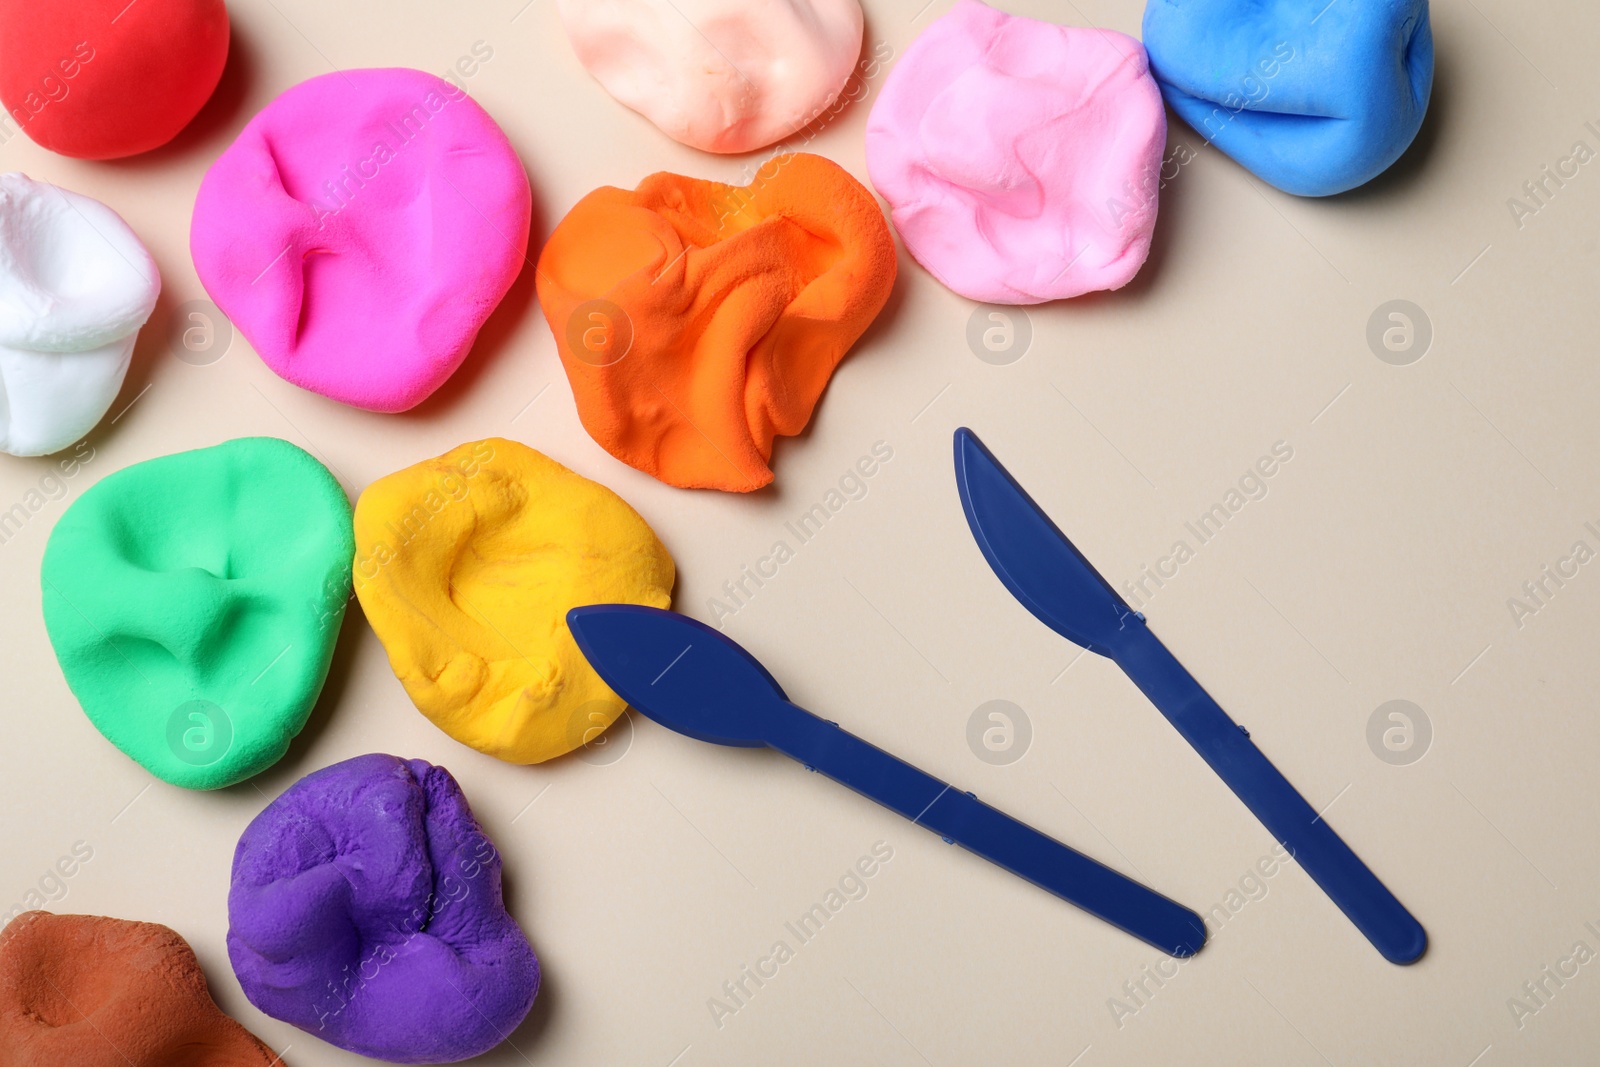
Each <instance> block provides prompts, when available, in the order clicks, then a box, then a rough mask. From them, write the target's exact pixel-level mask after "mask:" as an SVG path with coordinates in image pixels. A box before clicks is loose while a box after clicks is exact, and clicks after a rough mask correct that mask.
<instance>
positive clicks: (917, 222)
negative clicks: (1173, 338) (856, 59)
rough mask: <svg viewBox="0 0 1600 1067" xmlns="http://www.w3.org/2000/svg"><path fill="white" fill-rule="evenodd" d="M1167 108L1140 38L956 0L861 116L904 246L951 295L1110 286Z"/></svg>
mask: <svg viewBox="0 0 1600 1067" xmlns="http://www.w3.org/2000/svg"><path fill="white" fill-rule="evenodd" d="M1166 130H1167V120H1166V112H1165V111H1164V110H1163V108H1162V103H1161V92H1160V90H1159V89H1158V88H1157V86H1156V83H1155V80H1154V79H1153V78H1152V77H1151V76H1150V71H1149V64H1148V61H1147V59H1146V57H1145V51H1144V47H1143V46H1142V45H1140V44H1139V42H1138V41H1136V40H1134V39H1133V38H1131V37H1128V36H1126V35H1125V34H1121V33H1116V32H1115V31H1112V30H1098V29H1076V28H1073V27H1069V26H1058V25H1056V24H1054V23H1049V22H1039V21H1036V20H1034V19H1029V18H1022V17H1020V16H1012V15H1007V14H1004V13H1003V12H1000V11H996V10H994V9H993V8H990V7H987V6H986V5H984V4H981V3H978V2H977V0H959V2H958V3H957V4H956V5H955V6H954V7H953V8H951V9H950V11H949V13H948V14H946V15H944V16H943V17H942V18H940V19H939V20H937V21H936V22H934V23H933V24H932V25H930V26H929V27H928V29H927V30H926V31H924V32H923V34H922V35H921V36H920V37H918V38H917V39H916V40H915V41H913V42H912V44H911V46H910V47H909V48H908V49H906V52H905V55H904V56H902V57H901V59H900V60H899V62H898V63H896V64H895V67H894V69H893V71H892V73H891V74H890V75H889V78H888V81H887V82H886V83H885V84H884V87H883V92H882V94H881V95H880V96H879V98H878V102H877V104H876V105H874V107H873V109H872V115H871V117H870V118H869V119H868V121H867V169H868V171H869V172H870V174H871V176H872V184H873V185H874V186H875V187H876V188H877V190H878V192H879V193H881V194H882V195H883V197H884V199H886V200H887V201H888V202H889V206H890V209H891V217H892V218H893V220H894V224H895V227H896V229H898V230H899V232H900V236H901V238H902V240H904V241H905V245H906V249H907V250H908V251H909V252H910V253H911V254H912V256H914V257H915V258H916V260H917V262H919V263H921V264H922V265H923V266H924V267H926V268H927V269H928V270H929V271H931V272H932V273H933V274H934V275H935V276H936V277H937V278H938V279H939V280H940V281H942V282H943V283H944V284H945V285H947V286H949V287H950V288H951V289H953V290H955V291H956V292H957V293H960V294H961V295H962V296H965V297H968V298H970V299H973V300H979V301H985V302H989V303H997V304H1037V303H1041V302H1043V301H1046V300H1059V299H1061V298H1064V297H1072V296H1078V295H1080V294H1082V293H1087V292H1092V291H1094V290H1097V289H1117V288H1120V287H1122V286H1123V285H1126V284H1127V283H1128V282H1129V281H1130V280H1131V279H1132V278H1133V276H1134V275H1135V274H1136V273H1138V270H1139V267H1140V266H1141V265H1143V263H1144V261H1145V257H1146V256H1147V255H1149V252H1150V235H1151V232H1152V231H1153V230H1154V228H1155V221H1156V202H1157V194H1158V192H1159V185H1160V167H1161V153H1162V149H1163V147H1164V146H1165V143H1166Z"/></svg>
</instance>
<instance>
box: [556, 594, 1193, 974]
mask: <svg viewBox="0 0 1600 1067" xmlns="http://www.w3.org/2000/svg"><path fill="white" fill-rule="evenodd" d="M567 625H568V626H570V627H571V628H572V635H573V637H575V638H577V641H578V647H579V648H581V649H582V650H583V654H584V655H585V656H587V657H588V658H589V662H590V664H592V665H593V666H594V669H595V670H596V671H598V672H599V674H600V677H601V678H603V679H605V681H606V684H607V685H609V686H610V687H611V688H612V689H614V690H616V692H617V695H618V696H620V697H622V699H623V700H626V701H627V702H628V703H629V704H630V705H632V706H633V707H634V708H636V709H637V710H639V711H640V712H642V713H644V714H645V715H648V716H649V717H650V718H652V719H654V720H655V721H656V722H658V723H660V724H661V725H662V726H665V727H666V728H667V729H669V730H675V731H677V732H678V733H680V734H683V735H685V736H687V737H692V738H694V739H695V740H697V741H708V742H710V743H711V744H714V745H732V746H736V747H742V748H761V747H771V748H775V749H777V750H778V751H779V752H782V753H783V754H784V755H786V756H789V757H790V758H792V759H796V760H799V761H800V762H801V763H803V764H804V765H805V766H806V767H808V768H810V769H811V770H814V771H820V772H821V773H823V774H825V775H827V776H828V777H829V778H832V779H833V780H834V781H836V782H839V783H841V784H843V785H847V786H849V787H850V788H851V789H854V790H855V791H856V792H858V793H860V794H862V795H863V796H865V797H868V798H870V799H872V800H875V801H877V802H878V803H879V804H882V805H883V806H884V807H886V808H889V809H891V810H893V811H897V812H899V813H900V814H901V815H904V816H905V817H906V818H908V819H910V820H911V821H912V822H914V823H916V824H917V825H918V826H921V827H924V828H925V829H928V830H932V831H933V832H934V833H936V834H938V835H939V836H941V837H943V838H944V839H945V840H946V841H950V842H953V843H955V844H958V845H960V846H962V847H963V848H965V849H967V850H969V851H971V852H975V853H977V854H978V855H980V856H982V857H983V858H984V859H986V860H989V861H990V862H991V863H995V864H998V865H999V866H1001V867H1003V868H1005V869H1006V870H1008V871H1010V872H1011V873H1012V874H1015V875H1017V876H1019V877H1021V878H1025V879H1027V880H1028V881H1030V882H1032V883H1033V884H1034V885H1036V886H1039V887H1040V888H1041V889H1046V890H1049V891H1050V892H1051V893H1054V894H1055V895H1056V896H1058V897H1061V898H1062V899H1063V900H1066V901H1069V902H1071V903H1073V904H1076V905H1077V906H1078V907H1080V908H1082V909H1083V910H1084V911H1087V912H1088V913H1089V914H1091V915H1094V916H1097V917H1099V918H1101V919H1104V920H1105V921H1106V922H1108V923H1110V924H1111V925H1113V926H1115V927H1117V928H1118V929H1121V930H1124V931H1126V932H1127V933H1130V934H1132V935H1133V936H1134V937H1137V938H1140V939H1141V940H1143V941H1147V942H1149V943H1150V944H1152V945H1154V946H1155V947H1157V948H1159V949H1161V950H1162V951H1163V952H1167V953H1170V954H1171V955H1173V956H1192V955H1193V954H1194V953H1196V952H1198V951H1199V950H1200V946H1202V945H1203V944H1205V940H1206V928H1205V923H1204V922H1203V921H1202V920H1201V918H1200V916H1198V915H1196V914H1195V913H1194V912H1192V911H1190V910H1189V909H1188V908H1185V907H1183V906H1182V905H1181V904H1176V903H1174V902H1172V901H1170V900H1168V899H1167V898H1166V897H1164V896H1162V895H1161V894H1159V893H1157V892H1155V891H1154V890H1151V889H1148V888H1146V887H1145V886H1142V885H1140V884H1139V883H1138V882H1135V881H1133V880H1131V879H1129V878H1124V877H1123V876H1122V875H1120V874H1118V873H1117V872H1116V871H1113V870H1111V869H1110V868H1108V867H1105V866H1102V865H1101V864H1099V863H1096V862H1095V861H1094V860H1092V859H1090V858H1089V857H1087V856H1085V855H1083V854H1081V853H1079V852H1075V851H1073V850H1072V849H1070V848H1068V847H1067V846H1066V845H1063V844H1062V843H1061V842H1059V841H1056V840H1053V839H1052V838H1049V837H1046V836H1045V835H1044V834H1041V833H1040V832H1039V831H1037V830H1034V829H1032V828H1031V827H1028V826H1024V825H1023V824H1022V823H1020V822H1018V821H1017V820H1015V819H1013V818H1011V817H1010V816H1009V815H1005V814H1003V813H1002V812H999V811H996V810H995V809H994V808H991V807H990V806H989V805H987V804H984V803H983V802H981V801H979V800H978V799H976V798H975V797H973V796H972V794H970V793H963V792H961V791H960V790H957V789H953V788H951V787H950V786H948V785H946V784H945V783H944V782H941V781H939V779H937V778H934V777H933V776H932V775H928V774H924V773H923V772H921V771H919V770H917V769H916V768H915V767H913V766H911V765H910V764H908V763H904V762H902V761H901V760H898V759H896V758H895V757H894V756H891V755H889V753H887V752H885V751H883V750H882V749H880V748H876V747H874V746H873V745H869V744H868V743H867V742H865V741H863V740H861V739H860V738H858V737H855V736H853V735H851V734H848V733H845V731H843V730H841V729H840V728H839V725H838V724H837V723H833V722H828V721H827V720H825V719H820V718H818V717H817V716H815V715H813V714H811V713H810V712H809V711H806V710H804V709H803V708H799V707H796V706H795V705H793V704H791V703H789V699H788V697H786V696H785V695H784V692H783V689H782V688H781V687H780V686H779V685H778V683H777V682H776V681H774V680H773V677H772V675H770V674H768V673H767V670H766V668H765V667H763V666H762V665H761V664H760V663H759V662H757V660H756V658H755V657H754V656H752V655H750V653H748V652H746V651H745V650H744V649H743V648H741V647H740V646H739V645H737V644H735V643H734V642H733V641H730V640H729V639H728V638H726V637H724V636H723V635H722V634H720V633H718V632H717V631H716V630H713V629H711V627H709V626H706V625H704V624H703V623H699V622H696V621H695V620H693V619H691V618H688V617H687V616H684V615H679V614H676V613H674V612H670V611H662V610H660V609H658V608H646V607H638V606H636V605H630V604H600V605H596V606H593V607H584V608H574V609H573V610H572V611H570V612H568V613H567Z"/></svg>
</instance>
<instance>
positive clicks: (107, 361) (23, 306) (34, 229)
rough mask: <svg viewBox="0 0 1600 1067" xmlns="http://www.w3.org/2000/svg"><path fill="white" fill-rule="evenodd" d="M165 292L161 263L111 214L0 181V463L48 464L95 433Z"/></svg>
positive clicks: (16, 177) (18, 181) (27, 182)
mask: <svg viewBox="0 0 1600 1067" xmlns="http://www.w3.org/2000/svg"><path fill="white" fill-rule="evenodd" d="M160 292H161V275H160V273H159V272H158V271H157V270H156V264H155V261H154V260H153V259H151V258H150V253H149V252H147V251H146V250H145V247H144V245H143V244H141V243H140V242H139V238H138V237H137V236H136V235H135V234H134V232H133V231H132V230H131V229H129V228H128V224H127V223H125V222H123V221H122V218H121V217H120V216H119V215H118V214H117V213H116V212H115V211H112V210H111V209H110V208H108V207H106V206H105V205H104V204H102V203H100V202H99V201H98V200H92V199H90V198H89V197H86V196H80V195H78V194H77V193H73V192H69V191H68V190H66V189H60V188H57V187H56V186H54V185H49V184H47V183H45V182H36V181H34V180H33V179H31V178H29V177H28V176H27V175H25V174H16V173H13V174H4V175H0V451H5V452H9V453H11V454H12V455H15V456H42V455H48V454H50V453H52V452H58V451H60V450H61V449H63V448H66V447H67V446H68V445H71V444H72V443H73V442H75V441H77V440H79V439H81V438H82V437H83V435H84V434H86V433H88V432H89V430H91V429H93V428H94V425H95V424H96V423H97V422H99V421H100V419H101V418H102V417H103V416H104V415H105V413H106V411H107V409H108V408H110V406H111V402H112V401H113V400H115V399H116V396H117V392H118V390H120V389H121V388H122V379H123V378H124V376H126V374H127V372H128V361H129V359H130V358H131V356H132V355H133V346H134V341H135V340H136V339H137V337H138V333H139V328H140V327H141V326H143V325H144V324H145V322H146V321H147V320H148V319H149V318H150V313H151V312H152V311H154V310H155V306H156V297H157V296H158V295H159V294H160Z"/></svg>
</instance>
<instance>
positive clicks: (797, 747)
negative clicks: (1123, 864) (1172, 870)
mask: <svg viewBox="0 0 1600 1067" xmlns="http://www.w3.org/2000/svg"><path fill="white" fill-rule="evenodd" d="M786 708H787V709H792V712H788V711H786V712H785V713H784V714H782V715H781V716H774V718H775V719H781V720H782V721H783V724H784V728H783V729H781V730H779V731H777V737H776V739H774V740H772V741H771V744H772V747H774V748H776V749H777V750H778V751H780V752H782V753H783V754H784V755H786V756H790V757H791V758H793V759H796V760H799V761H800V762H801V763H803V764H805V765H806V766H807V767H808V768H810V769H811V770H814V771H818V772H820V773H822V774H825V775H827V776H828V777H829V778H832V779H833V780H834V781H836V782H838V783H840V784H841V785H846V786H849V787H850V788H851V789H853V790H855V791H856V792H857V793H860V794H861V795H863V796H865V797H868V798H869V799H872V800H875V801H877V802H878V803H880V804H882V805H883V806H885V807H887V808H890V809H891V810H893V811H897V812H899V813H900V814H901V815H903V816H905V817H906V818H908V819H910V820H911V821H912V822H914V823H916V824H917V825H919V826H922V827H924V828H925V829H928V830H932V831H933V832H934V833H936V834H938V835H939V836H940V837H942V838H944V839H945V840H946V841H948V842H951V843H952V844H958V845H960V846H961V847H962V848H965V849H966V850H968V851H969V852H973V853H976V854H977V855H979V856H982V857H983V858H984V859H986V860H988V861H989V862H990V863H993V864H995V865H996V866H998V867H1001V868H1003V869H1005V870H1007V871H1010V872H1011V873H1012V874H1015V875H1016V876H1018V877H1019V878H1022V879H1025V880H1026V881H1029V882H1032V883H1033V884H1034V885H1036V886H1038V887H1039V888H1041V889H1044V890H1047V891H1048V892H1051V893H1054V894H1055V895H1056V896H1058V897H1060V898H1062V899H1063V900H1065V901H1067V902H1069V903H1071V904H1075V905H1077V906H1078V907H1080V908H1082V909H1083V910H1084V911H1086V912H1088V913H1089V914H1091V915H1093V916H1095V917H1096V918H1099V919H1103V920H1104V921H1106V922H1108V923H1110V924H1111V925H1113V926H1115V927H1117V928H1118V929H1119V930H1122V931H1124V932H1126V933H1129V934H1132V935H1133V936H1134V937H1137V938H1139V939H1140V940H1142V941H1145V942H1147V943H1149V944H1151V945H1154V946H1155V947H1156V948H1158V949H1160V950H1162V951H1163V952H1166V953H1168V954H1170V955H1173V956H1178V957H1182V956H1192V955H1194V954H1195V953H1196V952H1198V951H1199V950H1200V947H1201V946H1202V945H1204V944H1205V940H1206V929H1205V923H1204V922H1203V921H1202V920H1201V918H1200V916H1198V915H1196V914H1195V913H1194V912H1192V911H1190V910H1189V909H1188V908H1185V907H1184V906H1183V905H1181V904H1178V903H1175V902H1174V901H1171V900H1169V899H1167V898H1166V897H1164V896H1162V895H1161V894H1159V893H1157V892H1155V891H1154V890H1152V889H1150V888H1148V887H1146V886H1143V885H1140V884H1139V883H1138V882H1135V881H1133V880H1132V879H1130V878H1126V877H1124V876H1123V875H1120V874H1118V873H1117V872H1116V871H1113V870H1112V869H1111V868H1109V867H1106V866H1104V865H1103V864H1101V863H1098V862H1096V861H1095V860H1092V859H1090V858H1089V857H1088V856H1085V855H1083V854H1082V853H1081V852H1078V851H1076V850H1074V849H1072V848H1069V847H1067V846H1066V845H1063V844H1062V843H1061V842H1059V841H1057V840H1055V839H1054V838H1051V837H1047V836H1046V835H1044V834H1042V833H1040V832H1039V831H1038V830H1035V829H1033V828H1032V827H1031V826H1027V825H1025V824H1023V823H1021V822H1018V821H1017V820H1016V819H1013V818H1012V817H1011V816H1009V815H1006V814H1005V813H1004V812H1001V811H998V810H996V809H994V808H991V807H990V806H989V805H987V804H985V803H983V802H982V801H980V800H978V799H977V798H976V797H974V796H973V795H972V794H970V793H963V792H961V791H960V790H958V789H955V788H953V787H951V786H950V785H947V784H946V783H944V782H942V781H940V780H939V779H937V778H935V777H933V776H932V775H930V774H925V773H924V772H922V771H920V770H918V769H917V768H915V767H913V766H911V765H910V764H909V763H906V762H905V761H904V760H901V759H898V758H896V757H894V756H892V755H890V754H889V753H887V752H885V751H883V749H881V748H878V747H876V746H875V745H871V744H868V743H867V742H866V741H863V740H861V739H860V738H859V737H856V736H854V735H853V734H849V733H846V732H845V731H844V730H842V729H840V728H839V726H838V725H837V724H835V723H831V722H828V721H826V720H823V719H820V718H818V717H817V716H815V715H813V714H811V713H810V712H808V711H806V710H804V709H803V708H799V707H795V706H794V705H793V704H788V705H786Z"/></svg>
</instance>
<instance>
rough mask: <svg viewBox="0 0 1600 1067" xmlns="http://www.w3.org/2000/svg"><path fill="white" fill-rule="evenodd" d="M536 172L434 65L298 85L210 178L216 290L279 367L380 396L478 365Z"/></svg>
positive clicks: (348, 396)
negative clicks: (474, 356) (472, 359)
mask: <svg viewBox="0 0 1600 1067" xmlns="http://www.w3.org/2000/svg"><path fill="white" fill-rule="evenodd" d="M531 216H532V190H531V189H530V188H529V185H528V177H527V174H526V173H525V172H524V171H523V169H522V163H521V161H520V160H519V159H518V158H517V154H516V152H515V151H514V150H513V149H512V147H511V144H510V142H509V141H507V140H506V136H505V134H504V133H502V132H501V130H500V127H499V126H497V125H495V122H494V120H493V119H492V118H490V117H489V115H488V113H487V112H485V111H484V110H483V108H481V107H479V106H478V104H477V103H476V102H475V101H474V100H473V99H472V98H471V97H469V96H468V95H467V94H466V93H465V92H463V91H462V90H461V89H459V88H457V87H456V86H454V85H451V84H450V83H449V82H446V81H444V80H443V79H441V78H437V77H435V76H433V75H432V74H427V73H424V72H423V71H419V70H406V69H399V68H395V69H383V70H349V71H343V72H339V73H334V74H325V75H322V76H321V77H317V78H312V79H311V80H309V81H305V82H302V83H300V84H299V85H297V86H295V87H293V88H291V89H289V90H288V91H287V92H285V93H283V94H282V95H281V96H279V97H278V98H277V99H276V100H274V101H273V102H272V103H270V104H268V105H267V106H266V107H265V108H264V109H262V111H261V113H260V114H258V115H256V117H255V118H253V119H251V120H250V122H249V123H248V124H247V125H246V126H245V128H244V130H243V131H242V132H241V133H240V134H239V137H238V139H237V140H236V141H235V142H234V143H233V145H232V146H230V147H229V148H228V150H227V151H226V152H224V153H223V154H222V156H221V157H220V158H219V159H218V160H217V161H216V162H215V163H214V164H212V166H211V169H210V170H209V171H208V172H207V173H206V176H205V180H204V181H203V182H202V183H201V185H200V195H199V197H198V199H197V200H196V201H195V207H194V221H193V226H192V229H191V232H190V237H189V243H190V250H191V251H192V253H193V255H194V262H195V268H196V269H197V270H198V271H199V274H200V280H201V282H202V283H203V284H204V285H205V287H206V291H207V292H208V293H210V294H211V298H212V299H213V300H215V301H216V302H217V306H218V307H220V308H221V309H222V311H223V313H224V314H226V315H227V316H228V318H230V319H232V320H233V323H234V325H236V326H237V327H238V328H239V330H240V332H241V333H243V334H244V336H245V337H246V339H248V340H249V342H250V343H251V345H253V346H254V347H255V349H256V351H257V352H258V353H260V355H261V358H262V360H263V361H264V362H265V363H266V364H267V366H269V367H271V368H272V369H273V371H275V372H276V373H277V374H278V375H279V376H281V377H283V378H284V379H286V380H288V381H290V382H293V383H294V384H296V385H298V386H301V387H302V388H305V389H309V390H311V391H312V392H316V393H321V394H322V395H324V396H327V397H331V398H333V399H334V400H338V401H341V402H343V403H346V404H351V405H354V406H356V407H361V408H367V409H369V410H372V411H404V410H405V409H407V408H410V407H413V406H415V405H416V404H418V403H420V402H421V401H422V400H423V399H424V398H425V397H427V396H428V394H430V393H432V392H433V391H434V390H435V389H437V388H438V387H439V386H440V385H441V384H443V382H444V381H445V379H446V378H448V377H450V375H451V373H452V372H453V371H455V369H456V368H457V367H458V366H460V365H461V361H462V360H463V359H465V358H466V355H467V351H468V350H469V349H470V348H471V347H472V342H473V340H474V338H476V336H477V334H478V329H479V328H480V327H481V326H482V325H483V323H484V320H485V319H487V318H488V317H489V313H490V312H491V311H493V310H494V308H495V305H497V304H498V303H499V302H500V299H501V297H503V296H504V295H505V293H506V290H507V289H509V288H510V287H511V283H512V282H513V281H514V280H515V279H516V277H517V273H518V271H520V270H521V269H522V265H523V263H525V262H526V256H527V247H528V228H529V223H530V219H531Z"/></svg>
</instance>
